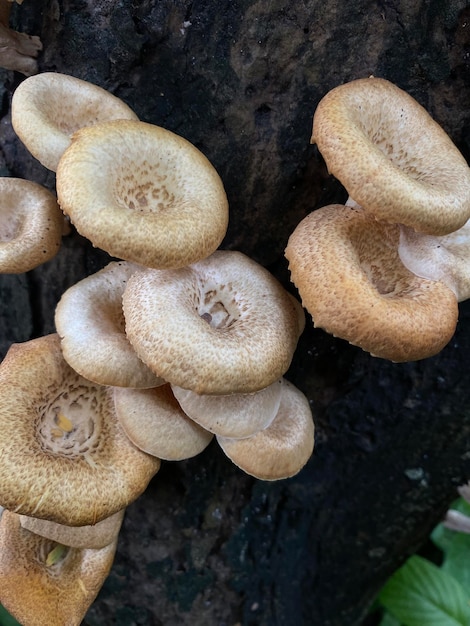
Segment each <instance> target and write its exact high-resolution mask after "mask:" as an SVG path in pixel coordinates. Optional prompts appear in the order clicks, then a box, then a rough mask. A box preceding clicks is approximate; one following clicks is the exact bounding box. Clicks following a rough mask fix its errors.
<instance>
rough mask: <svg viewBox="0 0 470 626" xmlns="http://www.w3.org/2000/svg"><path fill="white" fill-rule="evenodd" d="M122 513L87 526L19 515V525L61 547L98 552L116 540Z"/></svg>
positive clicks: (122, 517) (122, 511)
mask: <svg viewBox="0 0 470 626" xmlns="http://www.w3.org/2000/svg"><path fill="white" fill-rule="evenodd" d="M124 513H125V509H122V510H121V511H118V512H117V513H114V515H110V517H106V518H105V519H104V520H102V521H101V522H97V523H96V524H93V525H90V524H89V525H87V526H65V525H64V524H57V522H51V521H50V520H47V519H39V518H37V517H28V516H27V515H20V523H21V527H22V528H25V529H26V530H29V531H30V532H32V533H35V534H36V535H41V537H45V538H46V539H50V540H51V541H55V542H56V543H60V544H61V545H63V546H69V547H70V548H93V549H94V550H99V549H100V548H104V547H105V546H109V544H110V543H112V542H113V541H115V540H116V538H117V536H118V534H119V530H120V528H121V524H122V520H123V519H124Z"/></svg>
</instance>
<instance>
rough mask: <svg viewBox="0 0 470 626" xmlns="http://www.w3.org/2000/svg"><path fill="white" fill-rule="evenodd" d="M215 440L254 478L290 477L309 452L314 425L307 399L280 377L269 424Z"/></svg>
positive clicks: (301, 464)
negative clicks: (253, 431) (276, 402)
mask: <svg viewBox="0 0 470 626" xmlns="http://www.w3.org/2000/svg"><path fill="white" fill-rule="evenodd" d="M217 441H218V443H219V445H220V447H221V448H222V450H223V451H224V452H225V454H226V455H227V456H228V457H229V458H230V460H231V461H233V463H235V465H237V466H238V467H239V468H240V469H242V470H243V471H244V472H246V473H247V474H250V475H251V476H254V477H255V478H259V479H261V480H281V479H284V478H289V477H291V476H294V475H295V474H297V473H298V472H300V470H301V469H302V468H303V467H304V465H305V464H306V463H307V461H308V460H309V458H310V456H311V455H312V452H313V446H314V424H313V419H312V411H311V410H310V405H309V403H308V400H307V398H306V397H305V396H304V394H303V393H302V392H301V391H300V390H299V389H297V388H296V387H295V386H294V385H293V384H292V383H289V382H288V381H287V380H285V379H283V381H282V388H281V403H280V406H279V410H278V412H277V414H276V417H275V418H274V420H273V422H272V423H271V424H270V426H268V427H267V428H265V429H264V430H261V431H260V432H258V433H256V434H254V435H252V436H251V437H246V438H244V439H231V438H229V437H220V436H217Z"/></svg>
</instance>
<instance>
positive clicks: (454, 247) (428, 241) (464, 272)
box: [398, 220, 470, 302]
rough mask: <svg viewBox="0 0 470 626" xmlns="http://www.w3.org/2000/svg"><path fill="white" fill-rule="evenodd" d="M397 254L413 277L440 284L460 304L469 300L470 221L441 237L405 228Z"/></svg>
mask: <svg viewBox="0 0 470 626" xmlns="http://www.w3.org/2000/svg"><path fill="white" fill-rule="evenodd" d="M398 254H399V255H400V259H401V260H402V262H403V264H404V265H405V266H406V267H407V268H408V269H409V270H410V271H411V272H413V274H416V275H417V276H421V277H422V278H427V279H429V280H439V281H441V282H442V283H444V284H445V285H446V286H447V287H449V289H451V290H452V291H453V292H454V294H455V297H456V298H457V300H458V301H459V302H462V301H463V300H467V299H468V298H470V220H469V221H468V222H467V223H466V224H464V226H462V228H459V229H458V230H456V231H455V232H453V233H450V234H449V235H444V236H442V237H437V236H433V235H423V234H422V233H417V232H416V231H415V230H413V229H412V228H406V227H404V226H403V227H402V228H401V229H400V243H399V246H398Z"/></svg>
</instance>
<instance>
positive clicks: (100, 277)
mask: <svg viewBox="0 0 470 626" xmlns="http://www.w3.org/2000/svg"><path fill="white" fill-rule="evenodd" d="M138 269H142V268H141V267H140V266H138V265H136V264H134V263H128V262H125V261H121V262H112V263H109V264H108V265H107V266H106V267H105V268H104V269H102V270H100V271H99V272H96V273H95V274H92V275H91V276H88V277H87V278H84V279H83V280H81V281H79V282H78V283H76V284H75V285H72V287H69V289H67V291H66V292H65V293H64V294H63V295H62V297H61V299H60V301H59V303H58V305H57V307H56V311H55V325H56V329H57V332H58V334H59V336H60V338H61V346H62V353H63V355H64V358H65V360H66V361H67V363H68V364H69V365H70V366H71V367H72V368H73V369H74V370H75V371H76V372H78V373H79V374H80V375H81V376H83V377H84V378H87V379H88V380H92V381H93V382H96V383H98V384H100V385H113V386H118V387H141V388H150V387H156V386H157V385H162V384H163V383H164V381H163V380H162V379H160V378H158V377H157V376H155V374H154V373H153V372H152V371H151V370H150V369H149V368H148V367H147V366H146V365H144V363H143V362H142V361H141V360H140V359H139V357H138V356H137V354H136V353H135V351H134V349H133V347H132V346H131V344H130V343H129V341H128V339H127V337H126V333H125V330H124V315H123V312H122V294H123V292H124V288H125V286H126V283H127V280H128V278H129V277H130V276H131V275H132V274H133V273H134V272H135V271H137V270H138Z"/></svg>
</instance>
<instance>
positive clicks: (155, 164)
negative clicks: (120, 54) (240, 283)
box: [57, 120, 228, 268]
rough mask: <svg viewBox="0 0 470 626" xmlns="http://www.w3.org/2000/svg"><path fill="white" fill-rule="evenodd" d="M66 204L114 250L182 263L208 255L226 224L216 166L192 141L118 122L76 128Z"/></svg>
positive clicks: (63, 165) (148, 261) (60, 181)
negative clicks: (78, 129) (77, 129)
mask: <svg viewBox="0 0 470 626" xmlns="http://www.w3.org/2000/svg"><path fill="white" fill-rule="evenodd" d="M57 193H58V198H59V204H60V206H61V208H62V210H63V211H64V212H65V213H66V214H67V215H68V216H69V217H70V219H71V221H72V223H73V224H74V225H75V227H76V228H77V230H78V232H79V233H80V234H82V235H84V236H85V237H87V238H88V239H89V240H90V241H91V242H92V243H93V245H94V246H97V247H99V248H102V249H103V250H106V252H108V253H109V254H111V255H112V256H115V257H118V258H120V259H124V260H127V261H133V262H135V263H140V264H141V265H145V266H147V267H153V268H178V267H184V266H185V265H188V264H190V263H194V262H195V261H198V260H200V259H203V258H205V257H207V256H209V255H210V254H211V253H212V252H214V250H215V249H216V248H217V247H218V246H219V245H220V243H221V241H222V239H223V237H224V236H225V232H226V230H227V223H228V203H227V197H226V195H225V191H224V188H223V185H222V181H221V180H220V178H219V176H218V174H217V172H216V171H215V169H214V167H213V166H212V165H211V164H210V163H209V161H208V160H207V159H206V157H205V156H204V155H203V154H202V153H201V152H200V151H199V150H197V148H195V147H194V146H193V145H192V144H191V143H189V142H188V141H186V140H185V139H183V138H182V137H179V136H178V135H175V134H174V133H172V132H170V131H168V130H165V129H163V128H160V127H158V126H154V125H152V124H147V123H145V122H136V121H130V120H119V121H114V122H106V123H102V124H96V125H95V126H92V127H88V128H82V129H81V130H80V131H77V132H76V133H75V134H74V136H73V139H72V145H71V146H70V147H69V148H68V149H67V150H66V151H65V153H64V155H63V157H62V158H61V160H60V163H59V166H58V169H57Z"/></svg>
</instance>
